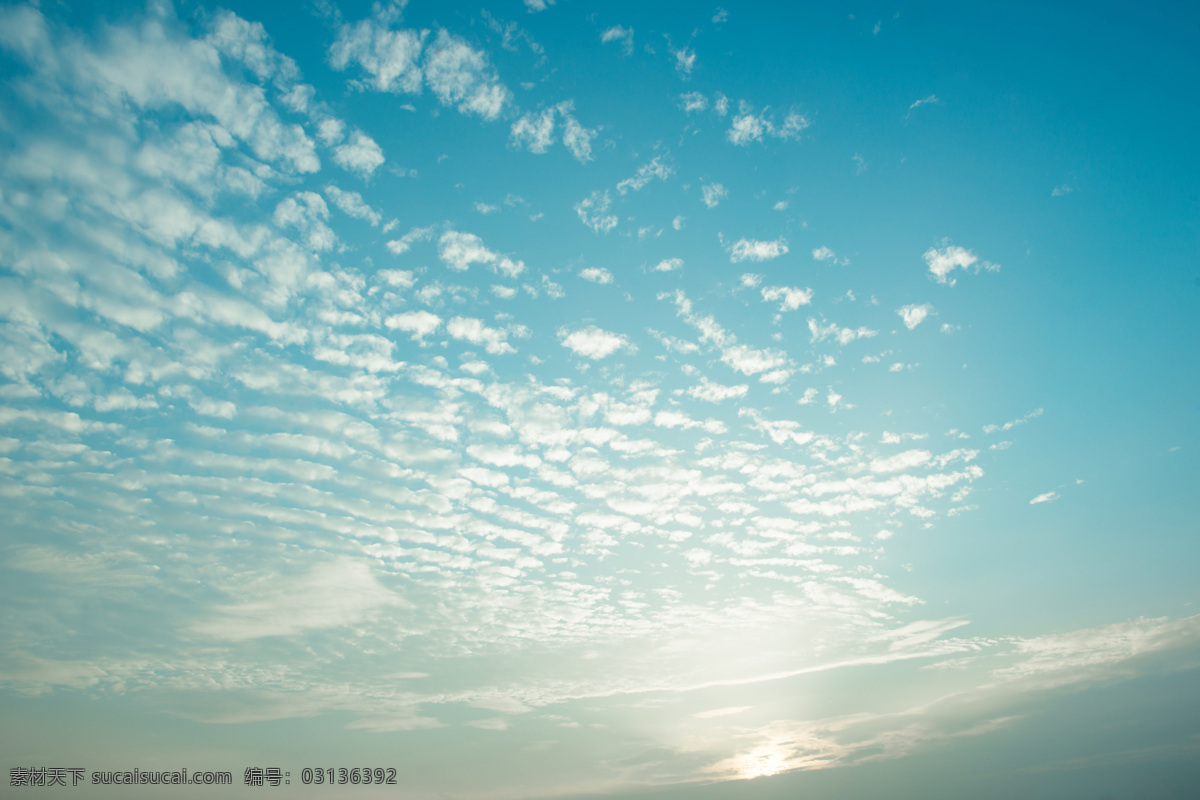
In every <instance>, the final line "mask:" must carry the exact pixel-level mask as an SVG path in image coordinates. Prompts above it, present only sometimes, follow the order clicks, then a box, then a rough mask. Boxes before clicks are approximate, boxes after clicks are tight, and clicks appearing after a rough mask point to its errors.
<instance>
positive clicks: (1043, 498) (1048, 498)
mask: <svg viewBox="0 0 1200 800" xmlns="http://www.w3.org/2000/svg"><path fill="white" fill-rule="evenodd" d="M1059 497H1060V495H1059V493H1058V492H1046V493H1044V494H1039V495H1038V496H1037V497H1035V498H1033V499H1032V500H1030V501H1029V505H1031V506H1036V505H1037V504H1038V503H1052V502H1054V501H1055V500H1057V499H1058V498H1059Z"/></svg>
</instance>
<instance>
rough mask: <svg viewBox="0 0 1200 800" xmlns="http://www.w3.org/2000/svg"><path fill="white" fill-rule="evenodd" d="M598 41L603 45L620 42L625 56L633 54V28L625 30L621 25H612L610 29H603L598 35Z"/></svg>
mask: <svg viewBox="0 0 1200 800" xmlns="http://www.w3.org/2000/svg"><path fill="white" fill-rule="evenodd" d="M600 41H601V42H603V43H604V44H608V43H609V42H621V45H622V48H623V49H624V50H625V55H627V56H628V55H632V54H633V28H625V27H622V26H621V25H613V26H612V27H611V28H607V29H605V31H604V32H603V33H601V34H600Z"/></svg>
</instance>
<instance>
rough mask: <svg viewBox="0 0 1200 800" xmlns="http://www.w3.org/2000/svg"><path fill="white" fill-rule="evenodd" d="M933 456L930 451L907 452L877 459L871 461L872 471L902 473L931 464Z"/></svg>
mask: <svg viewBox="0 0 1200 800" xmlns="http://www.w3.org/2000/svg"><path fill="white" fill-rule="evenodd" d="M932 457H933V454H932V453H930V452H929V451H928V450H906V451H905V452H903V453H897V454H896V455H894V456H886V457H883V458H876V459H873V460H872V461H871V471H872V472H877V473H884V472H901V471H903V470H906V469H913V468H914V467H920V466H922V465H924V464H927V463H929V460H930V459H931V458H932Z"/></svg>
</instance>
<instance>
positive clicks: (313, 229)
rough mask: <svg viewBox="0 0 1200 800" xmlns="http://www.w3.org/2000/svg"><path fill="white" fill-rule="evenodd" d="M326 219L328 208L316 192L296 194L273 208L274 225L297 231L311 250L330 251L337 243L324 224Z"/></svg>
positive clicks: (330, 230) (331, 231) (331, 232)
mask: <svg viewBox="0 0 1200 800" xmlns="http://www.w3.org/2000/svg"><path fill="white" fill-rule="evenodd" d="M327 219H329V207H328V206H326V205H325V200H324V199H322V197H321V195H319V194H317V193H316V192H297V193H296V194H294V195H292V196H291V197H288V198H285V199H284V200H282V201H281V202H280V203H279V205H277V206H275V214H274V220H275V224H276V225H278V226H279V227H281V228H288V227H290V228H296V229H297V230H299V231H300V233H302V234H303V235H304V241H305V243H306V244H307V245H308V246H309V247H310V248H312V249H313V250H318V251H322V250H330V249H332V248H333V245H334V244H335V243H336V241H337V237H336V236H335V235H334V233H333V230H332V229H330V227H329V226H328V225H326V224H325V220H327Z"/></svg>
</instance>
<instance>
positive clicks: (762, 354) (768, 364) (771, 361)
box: [721, 344, 788, 383]
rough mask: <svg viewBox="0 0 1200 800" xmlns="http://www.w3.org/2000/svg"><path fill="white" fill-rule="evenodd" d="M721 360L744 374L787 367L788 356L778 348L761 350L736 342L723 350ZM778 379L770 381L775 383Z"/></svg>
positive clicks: (756, 373) (755, 373) (754, 373)
mask: <svg viewBox="0 0 1200 800" xmlns="http://www.w3.org/2000/svg"><path fill="white" fill-rule="evenodd" d="M721 360H722V361H723V362H725V363H726V364H728V365H729V366H730V367H732V368H733V369H735V370H737V371H738V372H740V373H742V374H743V375H758V374H760V373H764V372H770V371H775V370H780V368H782V367H786V366H787V363H788V360H787V356H786V355H784V354H783V353H781V352H779V351H778V350H770V349H767V350H760V349H759V348H756V347H751V346H749V345H745V344H734V345H730V346H729V347H726V348H724V349H723V350H722V351H721ZM774 382H777V381H774V380H772V381H768V383H774Z"/></svg>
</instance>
